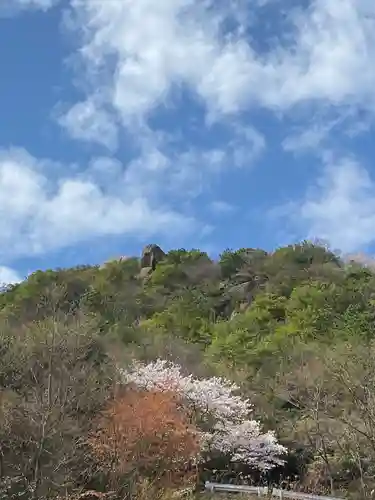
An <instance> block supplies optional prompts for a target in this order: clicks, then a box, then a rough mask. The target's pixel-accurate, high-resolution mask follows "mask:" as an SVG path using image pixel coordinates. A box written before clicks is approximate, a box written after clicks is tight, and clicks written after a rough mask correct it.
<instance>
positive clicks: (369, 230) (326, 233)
mask: <svg viewBox="0 0 375 500" xmlns="http://www.w3.org/2000/svg"><path fill="white" fill-rule="evenodd" d="M275 214H277V215H278V216H279V217H280V219H282V218H286V219H289V221H291V222H292V226H293V227H294V228H296V229H297V230H298V232H299V234H300V235H301V236H302V237H307V238H311V239H313V238H319V239H322V240H326V241H328V242H329V243H330V244H331V245H332V246H333V247H334V248H338V249H339V250H340V251H342V252H343V253H352V252H357V251H359V250H363V249H366V248H367V247H368V246H369V245H370V244H371V243H373V242H375V182H374V180H373V179H371V178H370V176H369V174H368V173H367V171H366V170H365V169H364V168H363V167H362V166H361V165H360V164H359V163H357V162H356V161H354V160H352V159H343V160H341V161H339V162H337V163H335V164H332V163H331V164H328V165H327V166H326V169H325V172H324V175H323V176H322V177H321V178H320V179H318V182H317V183H316V185H315V186H314V187H313V188H311V189H310V190H309V191H308V193H307V195H306V197H305V199H303V200H302V201H301V202H299V203H291V204H290V205H288V206H284V207H280V209H277V208H276V209H273V215H275Z"/></svg>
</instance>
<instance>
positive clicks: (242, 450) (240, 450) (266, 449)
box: [120, 359, 287, 470]
mask: <svg viewBox="0 0 375 500" xmlns="http://www.w3.org/2000/svg"><path fill="white" fill-rule="evenodd" d="M120 373H121V375H122V377H123V380H124V382H125V383H132V384H135V385H136V386H137V387H139V388H141V389H143V390H146V391H167V390H171V391H173V392H175V393H176V394H177V395H178V396H179V397H181V398H182V399H183V400H185V402H186V403H187V404H188V405H189V406H190V407H191V408H192V409H194V410H196V412H197V413H199V415H200V417H201V419H202V418H203V421H206V423H207V422H210V428H209V430H208V431H207V429H206V430H205V431H203V430H202V432H201V434H200V436H201V454H200V456H199V457H197V460H202V459H203V457H204V456H205V455H208V456H210V455H211V454H215V453H221V454H225V455H227V456H229V457H230V459H231V461H232V462H242V463H246V464H248V465H250V466H252V467H255V468H258V469H261V470H268V469H271V468H272V467H274V466H275V465H279V464H280V465H281V464H282V463H283V460H281V458H280V456H281V455H282V454H284V453H285V452H286V451H287V450H286V448H284V447H283V446H282V445H280V444H279V443H278V442H277V439H276V436H275V434H274V433H273V432H266V433H262V431H261V427H260V424H259V423H258V422H257V421H255V420H249V414H250V412H251V405H250V403H249V401H248V400H247V399H243V398H242V397H241V396H239V395H237V394H235V392H237V391H238V390H239V387H238V386H237V385H236V384H234V383H232V382H229V381H228V380H226V379H224V378H220V377H211V378H206V379H197V378H194V377H193V376H192V375H186V376H185V375H183V374H182V372H181V367H180V366H179V365H177V364H174V363H171V362H167V361H165V360H161V359H158V360H157V361H154V362H152V363H149V364H147V365H145V364H143V363H140V362H138V361H135V362H133V364H132V365H131V367H130V368H129V369H128V370H120ZM201 423H202V422H201Z"/></svg>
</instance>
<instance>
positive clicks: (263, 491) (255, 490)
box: [205, 481, 344, 500]
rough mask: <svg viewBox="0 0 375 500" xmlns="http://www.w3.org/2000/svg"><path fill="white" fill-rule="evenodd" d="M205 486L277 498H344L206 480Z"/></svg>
mask: <svg viewBox="0 0 375 500" xmlns="http://www.w3.org/2000/svg"><path fill="white" fill-rule="evenodd" d="M205 488H206V490H208V491H211V492H215V491H217V492H220V491H222V492H225V493H251V494H253V495H254V494H255V495H258V496H259V497H260V496H263V495H271V496H272V497H277V498H280V499H282V498H292V499H293V498H294V499H298V500H344V499H343V498H338V497H326V496H322V495H311V494H309V493H298V492H296V491H289V490H279V489H276V488H273V489H269V488H267V487H259V486H241V485H237V484H220V483H210V482H209V481H206V483H205Z"/></svg>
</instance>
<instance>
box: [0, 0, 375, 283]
mask: <svg viewBox="0 0 375 500" xmlns="http://www.w3.org/2000/svg"><path fill="white" fill-rule="evenodd" d="M7 2H8V3H7ZM0 47H1V50H0V65H1V73H0V110H1V114H0V124H1V126H0V232H1V241H0V282H11V281H17V280H18V279H22V278H23V277H25V276H27V274H28V273H30V272H32V271H33V270H35V269H45V268H56V267H65V266H73V265H78V264H86V263H87V264H88V263H100V262H102V261H104V260H107V259H108V258H112V257H116V256H119V255H139V254H140V252H141V249H142V246H143V245H144V244H147V243H150V242H155V243H158V244H159V245H161V247H162V248H164V249H169V248H179V247H185V248H191V247H198V248H201V249H203V250H206V251H208V252H209V253H210V254H211V255H213V256H215V255H217V254H219V253H220V252H221V251H222V250H224V249H225V248H228V247H231V248H237V247H241V246H250V247H262V248H265V249H269V250H271V249H273V248H275V247H277V246H279V245H283V244H287V243H292V242H296V241H298V240H301V239H303V238H312V239H315V238H319V239H322V240H324V241H326V242H328V243H329V244H330V245H331V247H332V248H334V249H337V250H339V251H341V252H343V253H350V254H353V253H355V254H357V253H361V252H362V253H363V252H364V253H366V254H370V255H372V254H373V253H374V250H375V171H374V170H375V168H374V157H375V154H374V153H375V143H374V141H373V139H374V118H375V64H374V60H375V2H373V0H225V1H224V0H160V1H158V2H156V1H155V0H61V1H58V0H5V1H4V0H2V1H1V4H0Z"/></svg>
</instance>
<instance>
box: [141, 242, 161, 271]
mask: <svg viewBox="0 0 375 500" xmlns="http://www.w3.org/2000/svg"><path fill="white" fill-rule="evenodd" d="M164 257H165V253H164V252H163V250H162V249H161V248H160V247H159V246H158V245H155V244H151V245H147V246H145V247H144V249H143V251H142V258H141V268H142V269H143V268H144V267H151V269H152V270H153V271H154V270H155V268H156V264H157V263H158V262H160V261H161V260H163V259H164Z"/></svg>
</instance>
